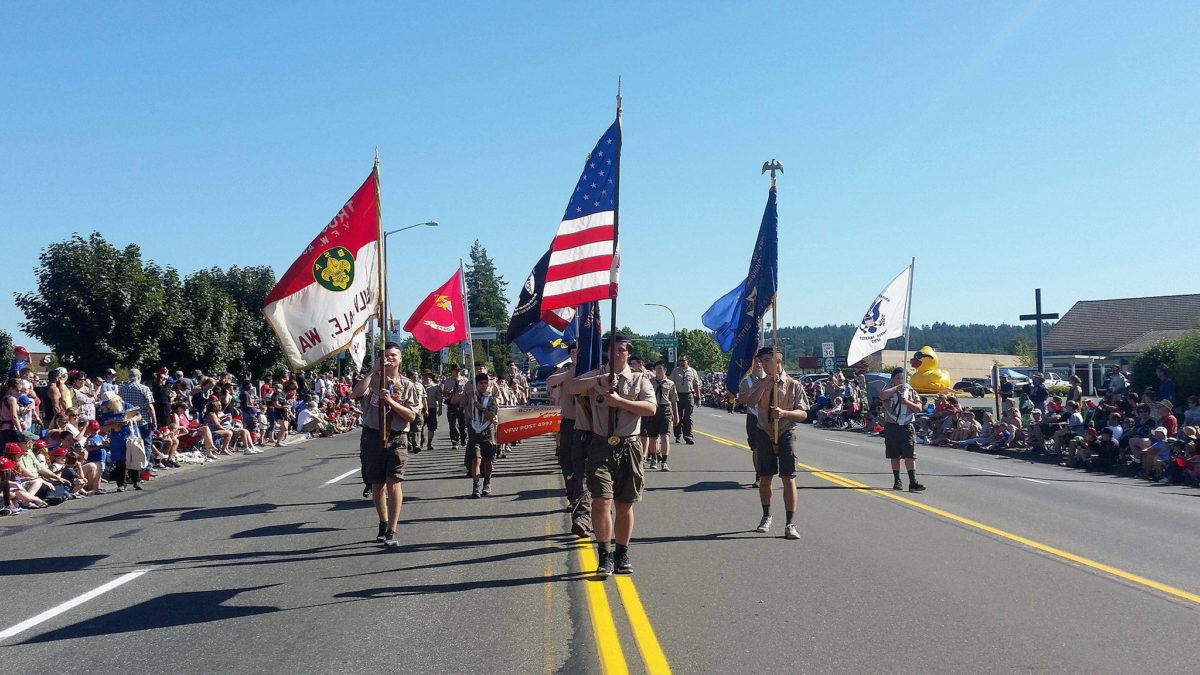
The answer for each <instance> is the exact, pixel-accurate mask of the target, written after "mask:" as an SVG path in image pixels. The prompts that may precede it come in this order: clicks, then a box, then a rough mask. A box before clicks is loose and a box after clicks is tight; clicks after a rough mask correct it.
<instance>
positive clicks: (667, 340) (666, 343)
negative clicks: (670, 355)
mask: <svg viewBox="0 0 1200 675" xmlns="http://www.w3.org/2000/svg"><path fill="white" fill-rule="evenodd" d="M650 342H651V344H653V345H654V348H655V349H662V348H663V347H678V346H679V339H678V338H673V337H656V338H653V339H652V340H651V341H650Z"/></svg>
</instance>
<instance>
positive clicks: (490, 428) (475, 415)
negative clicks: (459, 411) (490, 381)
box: [463, 391, 500, 443]
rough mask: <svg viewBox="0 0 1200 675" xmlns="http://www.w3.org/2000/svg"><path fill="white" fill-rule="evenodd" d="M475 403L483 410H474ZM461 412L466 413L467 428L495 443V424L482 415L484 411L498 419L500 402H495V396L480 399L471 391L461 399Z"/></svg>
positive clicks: (485, 396)
mask: <svg viewBox="0 0 1200 675" xmlns="http://www.w3.org/2000/svg"><path fill="white" fill-rule="evenodd" d="M476 403H479V404H480V405H481V406H482V407H483V410H476V409H475V404H476ZM463 411H464V412H465V413H466V417H467V426H469V427H470V428H471V429H472V430H474V431H475V432H476V433H478V434H482V435H485V436H487V437H488V438H489V439H491V441H492V442H493V443H495V442H496V423H495V422H490V421H488V419H487V417H486V416H485V415H484V414H483V413H484V412H485V411H486V412H490V413H491V414H492V415H494V416H495V417H496V419H497V420H499V419H500V402H499V401H497V400H496V397H495V396H492V395H491V394H484V395H483V396H482V397H481V396H479V394H477V393H476V392H474V391H472V392H471V393H470V394H468V395H467V396H466V398H464V399H463ZM484 427H486V428H484Z"/></svg>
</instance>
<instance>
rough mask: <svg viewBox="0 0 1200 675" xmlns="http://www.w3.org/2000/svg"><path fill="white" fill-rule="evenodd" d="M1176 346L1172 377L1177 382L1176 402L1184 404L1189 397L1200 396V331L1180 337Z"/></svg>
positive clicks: (1190, 332) (1189, 332)
mask: <svg viewBox="0 0 1200 675" xmlns="http://www.w3.org/2000/svg"><path fill="white" fill-rule="evenodd" d="M1176 346H1177V347H1178V350H1177V351H1176V353H1175V362H1174V363H1172V364H1171V377H1172V379H1174V380H1175V402H1176V403H1177V404H1184V403H1185V402H1186V401H1187V397H1188V396H1191V395H1193V394H1200V330H1193V331H1188V332H1186V333H1184V334H1183V335H1180V336H1179V337H1178V338H1176Z"/></svg>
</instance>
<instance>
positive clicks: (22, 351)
mask: <svg viewBox="0 0 1200 675" xmlns="http://www.w3.org/2000/svg"><path fill="white" fill-rule="evenodd" d="M13 352H15V353H17V354H29V350H28V349H25V348H24V347H13Z"/></svg>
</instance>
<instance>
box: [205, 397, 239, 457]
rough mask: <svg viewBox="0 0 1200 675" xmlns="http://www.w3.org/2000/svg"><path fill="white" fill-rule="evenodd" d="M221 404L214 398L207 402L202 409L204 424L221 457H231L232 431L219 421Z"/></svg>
mask: <svg viewBox="0 0 1200 675" xmlns="http://www.w3.org/2000/svg"><path fill="white" fill-rule="evenodd" d="M220 413H221V402H220V401H219V400H217V399H216V398H215V397H212V399H211V400H210V401H209V402H208V406H206V407H205V409H204V424H205V426H207V427H208V431H209V433H211V434H212V437H213V439H214V440H215V442H216V444H217V451H218V452H219V453H220V454H222V455H232V454H233V450H232V449H231V448H230V446H231V445H233V429H231V428H228V427H227V426H226V425H225V423H224V422H223V421H222V420H221V417H220Z"/></svg>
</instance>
